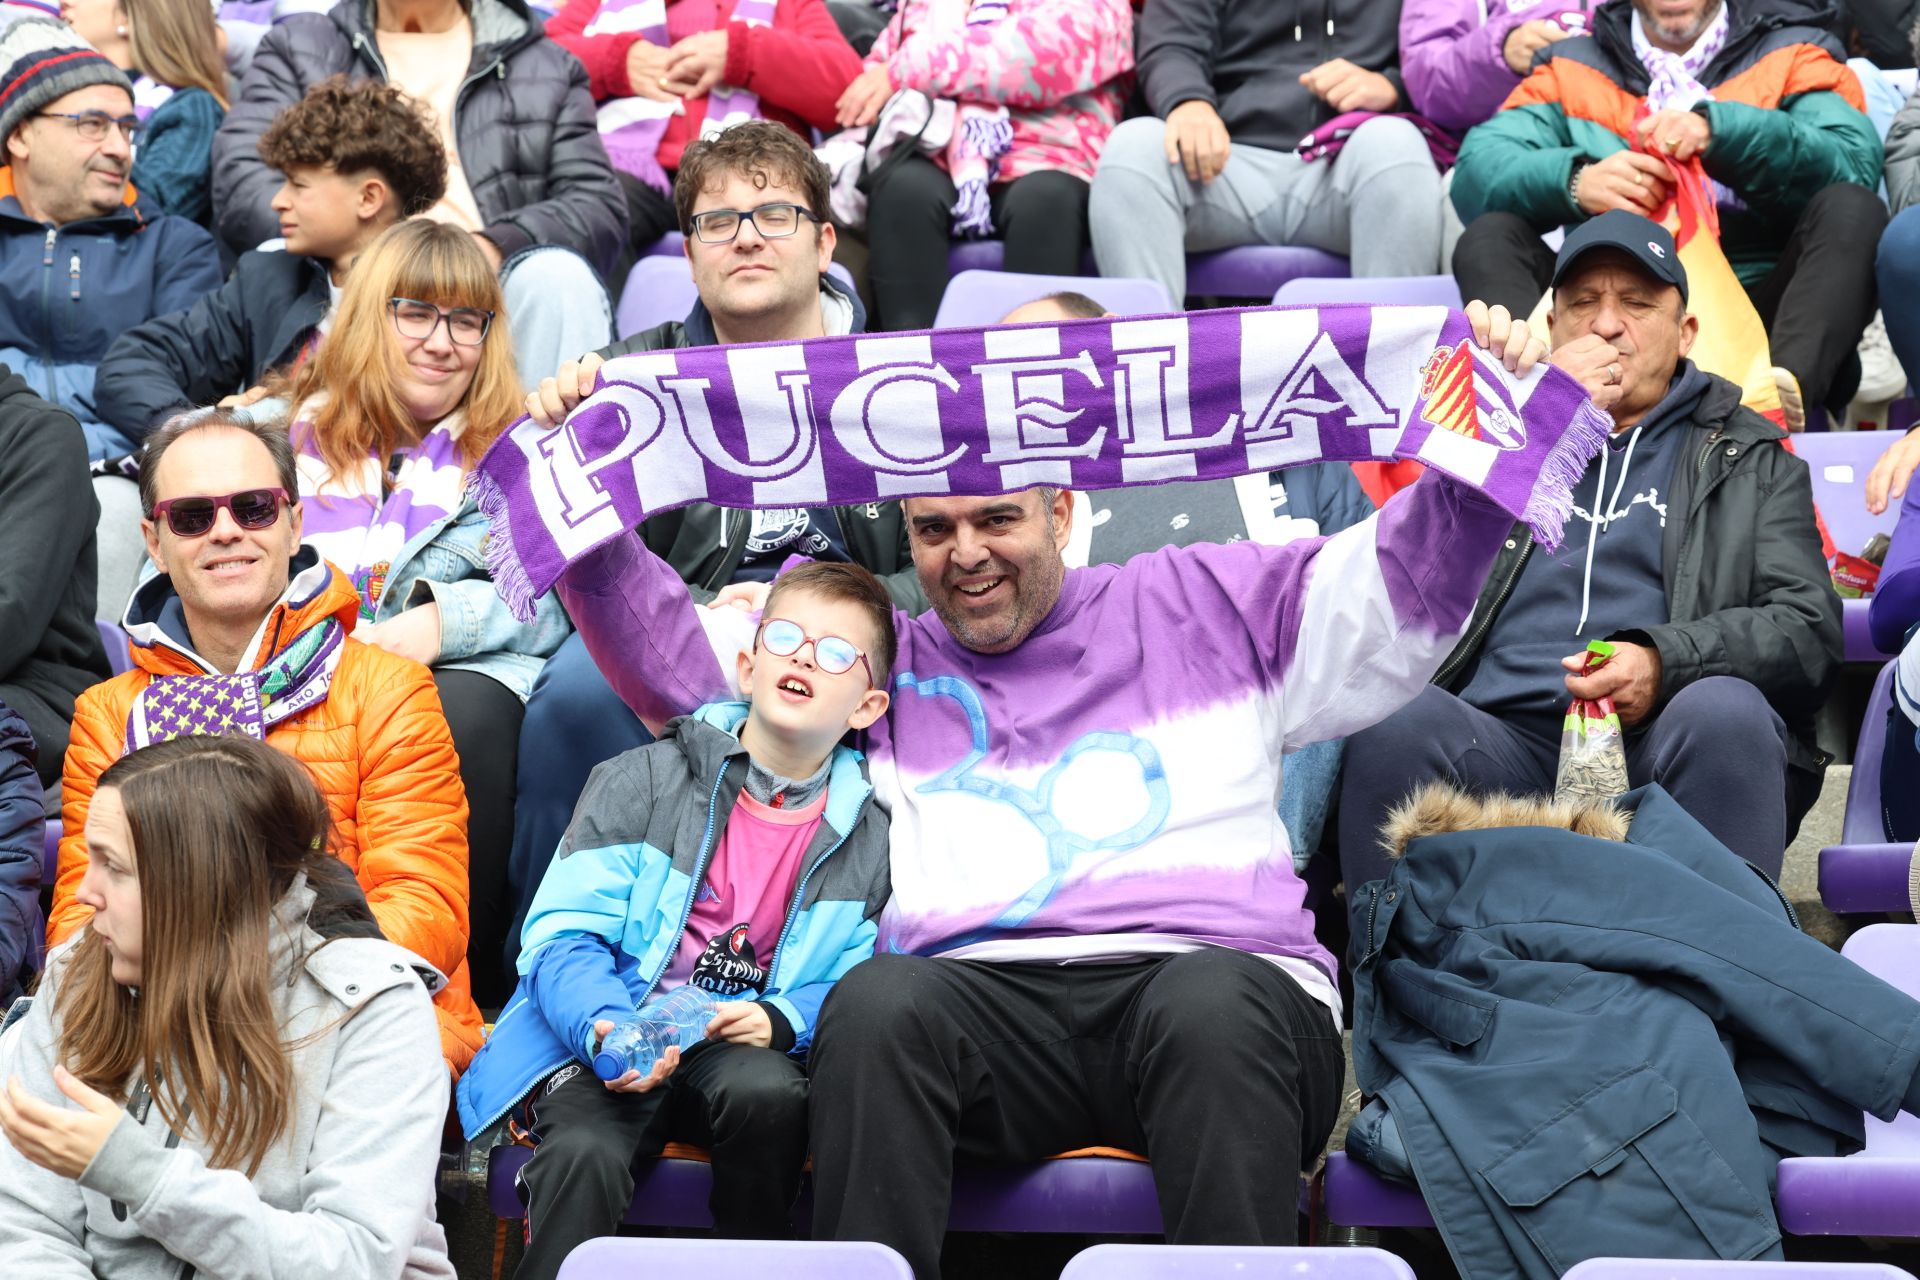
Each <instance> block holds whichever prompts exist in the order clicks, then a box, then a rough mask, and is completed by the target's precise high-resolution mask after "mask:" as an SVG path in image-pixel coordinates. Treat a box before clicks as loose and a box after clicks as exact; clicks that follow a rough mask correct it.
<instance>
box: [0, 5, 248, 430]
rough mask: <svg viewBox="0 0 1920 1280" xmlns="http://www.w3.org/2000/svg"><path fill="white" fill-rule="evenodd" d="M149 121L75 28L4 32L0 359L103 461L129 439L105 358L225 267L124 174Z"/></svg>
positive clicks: (21, 27) (123, 81)
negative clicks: (102, 408) (102, 402)
mask: <svg viewBox="0 0 1920 1280" xmlns="http://www.w3.org/2000/svg"><path fill="white" fill-rule="evenodd" d="M139 127H140V126H139V122H138V121H137V119H136V118H135V116H134V112H133V90H132V87H131V85H130V84H129V83H128V81H127V77H126V75H125V73H124V72H122V71H121V70H120V69H119V68H118V67H115V66H114V65H113V64H112V63H111V62H109V61H108V60H107V59H106V58H104V57H102V56H101V55H100V54H98V53H97V52H95V51H94V50H93V48H92V47H91V46H89V45H88V44H87V43H86V42H85V41H83V40H81V39H80V38H79V37H78V36H76V35H74V34H73V32H72V31H70V30H68V29H67V28H66V27H64V26H62V25H61V24H60V23H57V22H53V21H50V20H45V21H43V20H41V19H37V18H29V19H25V20H22V21H20V22H16V23H14V24H13V25H12V26H10V27H7V28H5V29H4V30H3V31H0V139H3V140H4V142H5V146H6V166H7V167H6V169H5V170H4V172H0V362H4V363H6V364H7V365H9V366H11V367H13V368H15V369H17V370H19V371H20V372H21V373H22V374H24V375H26V377H27V378H28V380H29V381H30V382H31V383H32V384H33V386H34V389H35V390H37V391H39V392H40V394H41V395H43V396H45V397H46V398H47V399H49V400H52V401H54V402H55V403H56V404H58V405H60V406H61V407H62V408H64V409H66V410H67V411H69V412H70V413H72V414H73V415H74V416H75V417H76V418H78V419H79V420H80V425H81V427H82V428H83V429H84V430H85V431H86V435H87V448H88V452H89V454H90V455H91V456H92V457H93V458H94V459H95V460H96V461H97V460H100V459H103V458H112V457H119V456H123V455H125V454H128V453H131V452H132V450H133V442H132V441H131V440H129V439H128V438H127V437H126V436H125V435H124V434H122V433H121V432H120V431H118V430H117V429H115V428H114V427H112V426H110V425H108V424H107V423H106V422H104V421H103V420H102V418H101V416H100V414H99V413H98V411H97V410H96V408H95V406H94V393H93V379H94V368H95V366H96V365H98V364H99V362H100V358H101V357H102V356H104V355H105V354H106V353H107V348H108V347H109V346H110V345H112V343H113V340H114V339H115V338H117V337H119V336H120V334H121V333H122V332H123V331H125V330H127V329H129V328H131V327H133V326H134V325H136V324H139V323H141V322H142V321H145V320H148V319H151V318H153V317H154V316H159V315H166V314H167V313H169V312H173V311H181V310H185V309H186V308H187V307H189V306H191V305H193V303H194V302H196V301H198V300H199V299H200V298H201V297H202V296H204V295H205V294H208V293H211V292H212V291H213V290H215V289H217V288H218V287H219V286H220V280H221V277H222V275H223V274H224V272H223V271H222V269H221V264H220V254H219V250H218V249H217V248H216V247H215V245H214V240H213V237H212V236H211V235H210V234H208V232H207V231H206V230H205V229H204V228H202V227H200V226H197V225H195V224H194V223H192V222H190V221H188V220H187V219H185V218H177V217H172V216H168V215H163V214H160V213H158V212H157V211H156V210H154V209H152V208H151V207H149V206H147V205H146V204H144V203H143V202H142V201H141V200H140V199H139V197H138V195H137V193H135V192H134V191H133V190H132V188H131V187H130V186H129V185H128V182H127V175H128V173H129V172H130V171H131V169H132V165H133V148H134V141H135V139H136V137H137V136H138V134H139Z"/></svg>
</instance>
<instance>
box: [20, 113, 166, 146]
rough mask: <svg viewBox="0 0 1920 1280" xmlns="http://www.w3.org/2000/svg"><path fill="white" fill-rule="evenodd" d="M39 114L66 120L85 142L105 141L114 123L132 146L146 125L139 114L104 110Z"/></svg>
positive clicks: (53, 118)
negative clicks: (117, 113) (109, 113)
mask: <svg viewBox="0 0 1920 1280" xmlns="http://www.w3.org/2000/svg"><path fill="white" fill-rule="evenodd" d="M37 114H39V115H41V116H44V117H45V118H46V119H48V120H65V121H66V122H67V123H68V124H70V125H72V126H73V127H74V130H75V132H77V133H78V134H79V135H80V138H81V140H82V141H84V142H102V141H104V140H105V139H106V136H107V126H108V125H113V126H115V127H116V128H118V129H119V130H120V132H121V133H123V134H125V135H126V139H127V145H128V146H132V145H133V144H134V141H135V139H137V138H138V137H139V136H140V130H141V129H143V128H145V127H146V126H145V125H142V124H141V123H140V117H138V116H110V115H108V114H107V113H106V112H104V111H41V112H38V113H37Z"/></svg>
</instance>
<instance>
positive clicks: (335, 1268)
mask: <svg viewBox="0 0 1920 1280" xmlns="http://www.w3.org/2000/svg"><path fill="white" fill-rule="evenodd" d="M314 899H315V894H314V891H313V889H312V888H310V887H309V886H308V885H307V883H306V881H305V879H304V877H303V878H302V879H300V880H297V881H296V882H295V883H294V886H293V887H292V888H291V889H289V890H288V891H287V893H286V895H285V896H284V897H282V898H281V900H280V903H279V905H278V906H277V907H276V909H275V913H274V930H273V950H272V954H271V958H270V960H269V963H270V964H271V965H272V966H273V973H274V983H273V989H274V994H275V996H276V997H277V998H278V999H279V1004H280V1008H279V1013H280V1025H281V1028H282V1032H283V1035H284V1036H285V1037H286V1038H287V1039H288V1040H289V1041H293V1042H296V1045H297V1047H295V1048H294V1049H293V1050H292V1056H293V1063H294V1072H295V1080H296V1095H295V1101H294V1105H293V1108H292V1111H291V1113H290V1114H289V1115H288V1117H287V1127H286V1129H285V1130H284V1131H283V1133H282V1135H281V1140H280V1141H279V1142H278V1143H277V1144H276V1145H275V1146H274V1147H273V1148H272V1149H271V1150H270V1151H269V1153H268V1155H267V1158H266V1160H265V1162H264V1163H263V1164H262V1165H261V1167H260V1169H259V1171H258V1172H257V1173H255V1174H254V1176H253V1177H251V1178H248V1177H247V1176H246V1175H245V1174H243V1173H241V1172H238V1171H236V1170H233V1169H211V1168H208V1166H207V1162H206V1158H205V1155H204V1153H203V1151H202V1149H201V1141H200V1138H199V1135H198V1134H197V1133H195V1132H193V1126H192V1122H191V1120H189V1123H188V1129H189V1132H188V1133H186V1134H185V1135H176V1134H175V1133H173V1132H172V1131H171V1130H169V1129H168V1127H167V1123H166V1121H165V1120H164V1119H163V1118H162V1117H161V1113H160V1108H159V1107H157V1106H150V1107H141V1106H139V1105H138V1103H137V1102H136V1101H134V1100H132V1099H130V1100H129V1107H128V1110H127V1111H126V1112H125V1113H123V1114H122V1115H121V1117H120V1120H119V1123H118V1124H117V1125H116V1126H115V1127H114V1129H113V1132H112V1133H111V1134H110V1135H109V1136H108V1138H107V1142H106V1145H105V1146H103V1147H102V1148H101V1149H100V1151H99V1154H97V1155H96V1156H95V1157H94V1158H93V1162H92V1163H91V1164H89V1165H88V1166H87V1167H86V1169H85V1170H83V1171H82V1172H81V1174H80V1178H79V1180H78V1181H77V1182H76V1181H74V1180H72V1179H69V1178H63V1177H60V1176H59V1175H57V1174H54V1173H51V1172H49V1171H48V1170H46V1169H43V1168H41V1167H40V1166H39V1165H36V1164H33V1163H31V1162H30V1161H28V1160H27V1159H26V1157H24V1156H22V1155H21V1154H20V1153H19V1152H17V1151H15V1150H14V1149H13V1147H12V1146H11V1145H10V1144H8V1143H5V1142H0V1258H5V1259H6V1262H7V1271H8V1273H9V1274H10V1275H15V1276H32V1277H34V1280H63V1278H69V1277H70V1278H71V1280H183V1278H185V1277H194V1278H196V1280H215V1278H216V1277H217V1278H219V1280H240V1278H241V1277H261V1276H272V1277H274V1278H275V1280H343V1278H344V1277H347V1276H352V1277H355V1280H362V1278H365V1280H374V1278H376V1277H377V1278H379V1280H401V1278H404V1280H452V1277H453V1276H454V1271H453V1267H452V1266H451V1265H450V1264H449V1263H448V1261H447V1252H446V1236H445V1234H444V1233H443V1232H442V1231H441V1229H440V1226H439V1224H438V1223H437V1222H436V1221H435V1220H434V1215H433V1196H434V1176H435V1171H436V1169H437V1167H438V1163H439V1158H440V1136H441V1131H442V1128H443V1126H444V1125H445V1123H446V1115H447V1093H448V1084H447V1071H446V1066H445V1064H444V1062H443V1061H442V1059H441V1056H440V1032H439V1028H438V1025H437V1024H436V1022H435V1020H434V1015H433V1005H432V1004H431V1002H430V993H431V992H432V991H434V990H437V989H438V988H439V987H440V986H441V985H442V984H443V982H444V979H443V978H442V977H441V975H440V974H439V973H438V972H436V971H435V970H434V969H433V968H432V967H431V966H429V965H428V964H427V963H426V962H425V961H423V960H421V959H420V958H419V957H417V956H415V955H414V954H413V953H412V952H410V951H406V950H404V949H402V948H400V947H397V946H395V945H393V944H392V943H390V942H387V941H385V940H383V939H381V938H379V937H378V936H374V937H336V938H334V939H332V940H328V939H324V938H322V937H321V935H320V934H318V933H316V932H315V931H314V930H313V928H312V927H310V925H309V924H308V918H307V917H308V912H309V909H310V908H311V907H312V906H313V903H314ZM376 933H377V931H376ZM85 936H86V935H85V932H84V931H82V932H81V933H80V934H79V935H77V936H76V939H75V940H74V942H70V943H68V944H67V946H66V947H63V948H61V949H59V950H57V951H55V952H54V954H53V956H52V957H51V958H50V960H49V963H48V966H47V975H46V979H45V981H44V982H43V983H42V984H41V987H40V991H39V994H38V995H37V996H36V997H35V998H34V1001H33V1005H32V1008H31V1009H30V1010H29V1011H28V1012H27V1014H26V1016H25V1017H24V1018H22V1019H21V1020H20V1022H19V1023H17V1024H16V1025H14V1026H13V1027H11V1028H10V1029H8V1030H7V1032H6V1033H5V1034H4V1035H0V1076H5V1075H18V1076H19V1077H20V1079H21V1081H22V1082H23V1083H24V1084H25V1086H26V1088H27V1090H28V1091H29V1092H31V1093H32V1094H33V1095H34V1096H35V1097H37V1098H39V1099H40V1100H42V1101H44V1102H49V1103H52V1104H54V1105H56V1106H64V1107H68V1108H72V1107H74V1106H75V1104H74V1103H72V1102H69V1101H68V1100H67V1099H66V1097H65V1095H63V1094H62V1093H60V1091H59V1090H58V1089H57V1088H56V1087H55V1085H54V1083H53V1066H54V1061H55V1056H54V1044H55V1039H56V1035H57V1028H56V1026H55V1023H54V1002H55V998H56V996H57V993H58V991H59V986H60V981H61V978H62V977H63V975H64V971H65V969H66V967H67V966H66V964H65V963H64V961H65V959H66V957H68V956H70V955H71V954H72V950H71V949H72V947H73V945H75V943H77V941H78V938H81V937H85ZM309 1036H310V1037H311V1039H310V1040H308V1042H307V1043H304V1044H298V1043H297V1042H298V1041H299V1040H301V1039H303V1038H306V1037H309ZM139 1096H140V1092H139V1091H137V1090H136V1091H135V1095H134V1097H135V1098H136V1099H137V1098H138V1097H139Z"/></svg>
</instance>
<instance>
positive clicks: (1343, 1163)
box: [1321, 1151, 1433, 1227]
mask: <svg viewBox="0 0 1920 1280" xmlns="http://www.w3.org/2000/svg"><path fill="white" fill-rule="evenodd" d="M1324 1177H1325V1181H1324V1183H1323V1184H1322V1193H1321V1194H1322V1196H1323V1197H1324V1202H1325V1204H1326V1211H1327V1221H1328V1222H1330V1223H1332V1224H1333V1225H1334V1226H1336V1227H1431V1226H1432V1225H1433V1215H1432V1214H1431V1213H1428V1212H1427V1202H1426V1201H1425V1200H1423V1199H1421V1197H1420V1192H1419V1191H1418V1190H1417V1189H1415V1188H1413V1187H1404V1186H1401V1185H1400V1184H1399V1183H1397V1182H1389V1181H1387V1180H1386V1179H1385V1178H1383V1177H1381V1176H1380V1175H1379V1174H1377V1173H1375V1172H1374V1171H1373V1170H1371V1169H1369V1168H1367V1166H1365V1165H1363V1164H1361V1163H1360V1162H1359V1161H1358V1160H1355V1159H1354V1158H1353V1157H1352V1156H1349V1155H1348V1154H1347V1153H1346V1152H1344V1151H1335V1152H1332V1153H1330V1154H1329V1155H1328V1156H1327V1168H1326V1173H1325V1175H1324Z"/></svg>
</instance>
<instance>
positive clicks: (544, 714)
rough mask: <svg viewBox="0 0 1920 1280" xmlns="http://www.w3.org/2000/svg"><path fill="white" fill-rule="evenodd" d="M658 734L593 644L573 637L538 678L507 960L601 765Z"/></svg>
mask: <svg viewBox="0 0 1920 1280" xmlns="http://www.w3.org/2000/svg"><path fill="white" fill-rule="evenodd" d="M652 741H653V735H652V734H650V733H648V732H647V727H646V726H645V725H643V724H641V723H640V717H639V716H636V715H634V714H633V712H632V711H630V710H628V709H627V705H626V703H624V702H622V701H620V695H618V694H616V693H615V692H614V691H613V686H612V685H609V684H608V683H607V678H606V677H605V676H603V675H601V674H600V668H599V667H596V666H594V665H593V659H592V657H590V656H589V655H588V653H587V645H586V641H584V640H582V639H581V638H580V635H579V633H578V632H575V633H574V634H573V635H571V636H568V637H567V639H566V642H565V643H564V644H562V645H561V646H560V647H559V649H557V650H555V652H554V655H553V657H551V658H549V659H547V665H546V666H545V667H543V668H542V669H541V671H540V677H539V679H537V680H535V681H534V682H533V692H532V693H531V694H530V695H528V697H527V714H526V718H525V719H524V720H522V721H521V723H520V763H519V768H518V770H517V776H518V790H519V798H518V800H517V802H516V804H515V805H514V810H513V849H512V851H511V852H510V853H509V854H508V855H507V897H508V900H509V904H510V905H511V907H512V909H513V917H512V923H511V924H510V925H509V926H508V929H507V940H506V962H507V967H508V969H509V970H512V969H513V968H514V966H515V965H516V963H517V962H518V961H519V959H520V930H521V928H522V927H523V926H524V925H525V924H526V922H527V905H528V904H529V903H530V902H532V901H533V894H534V891H535V890H536V889H538V888H539V887H540V878H541V877H542V876H544V875H546V873H547V866H548V864H550V863H551V862H552V861H553V855H554V854H555V852H557V851H558V850H559V847H560V838H561V837H562V836H564V835H565V834H566V833H567V823H568V822H570V821H571V820H572V818H573V807H574V805H576V804H578V803H579V801H580V793H581V792H582V791H583V790H585V789H586V785H587V775H588V774H590V773H592V772H593V769H594V766H595V765H597V764H601V763H603V762H604V761H607V760H611V759H613V758H614V757H615V756H617V755H619V754H620V753H621V752H623V751H631V750H633V749H634V748H635V747H644V746H645V745H646V744H647V743H649V742H652Z"/></svg>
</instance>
